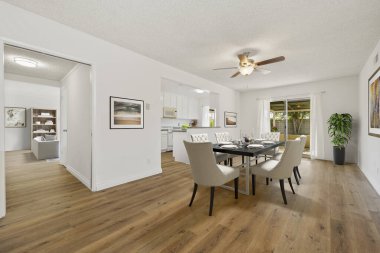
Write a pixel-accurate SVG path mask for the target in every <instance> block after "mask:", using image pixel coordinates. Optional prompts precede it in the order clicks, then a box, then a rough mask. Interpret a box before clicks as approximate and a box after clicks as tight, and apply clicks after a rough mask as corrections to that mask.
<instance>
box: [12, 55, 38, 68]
mask: <svg viewBox="0 0 380 253" xmlns="http://www.w3.org/2000/svg"><path fill="white" fill-rule="evenodd" d="M13 60H14V62H15V63H17V64H19V65H21V66H24V67H28V68H36V67H37V65H38V63H37V62H36V61H33V60H30V59H27V58H23V57H15V58H14V59H13Z"/></svg>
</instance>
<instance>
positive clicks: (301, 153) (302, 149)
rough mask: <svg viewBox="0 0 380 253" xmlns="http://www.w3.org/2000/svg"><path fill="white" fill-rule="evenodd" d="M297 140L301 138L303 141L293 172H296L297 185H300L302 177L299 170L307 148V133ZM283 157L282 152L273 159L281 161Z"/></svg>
mask: <svg viewBox="0 0 380 253" xmlns="http://www.w3.org/2000/svg"><path fill="white" fill-rule="evenodd" d="M296 140H300V141H301V145H300V150H299V152H298V157H297V161H296V163H295V164H294V168H293V174H294V178H295V179H296V182H297V185H299V184H300V182H299V179H301V174H300V172H299V169H298V166H299V165H300V164H301V161H302V155H303V151H304V150H305V145H306V140H307V136H306V135H301V136H300V137H298V138H296ZM281 157H282V154H276V155H275V156H274V157H273V159H275V160H277V161H280V160H281Z"/></svg>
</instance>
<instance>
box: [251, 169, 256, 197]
mask: <svg viewBox="0 0 380 253" xmlns="http://www.w3.org/2000/svg"><path fill="white" fill-rule="evenodd" d="M255 188H256V176H255V174H252V195H255V194H256V192H255Z"/></svg>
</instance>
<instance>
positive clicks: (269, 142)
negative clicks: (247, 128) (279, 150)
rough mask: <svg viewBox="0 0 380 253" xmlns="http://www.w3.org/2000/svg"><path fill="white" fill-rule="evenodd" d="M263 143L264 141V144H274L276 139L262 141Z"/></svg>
mask: <svg viewBox="0 0 380 253" xmlns="http://www.w3.org/2000/svg"><path fill="white" fill-rule="evenodd" d="M261 143H264V144H274V141H262V142H261Z"/></svg>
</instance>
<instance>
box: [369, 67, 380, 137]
mask: <svg viewBox="0 0 380 253" xmlns="http://www.w3.org/2000/svg"><path fill="white" fill-rule="evenodd" d="M368 134H369V135H371V136H375V137H380V67H379V68H378V69H377V70H376V71H375V73H373V75H372V76H371V77H370V78H369V79H368Z"/></svg>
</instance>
